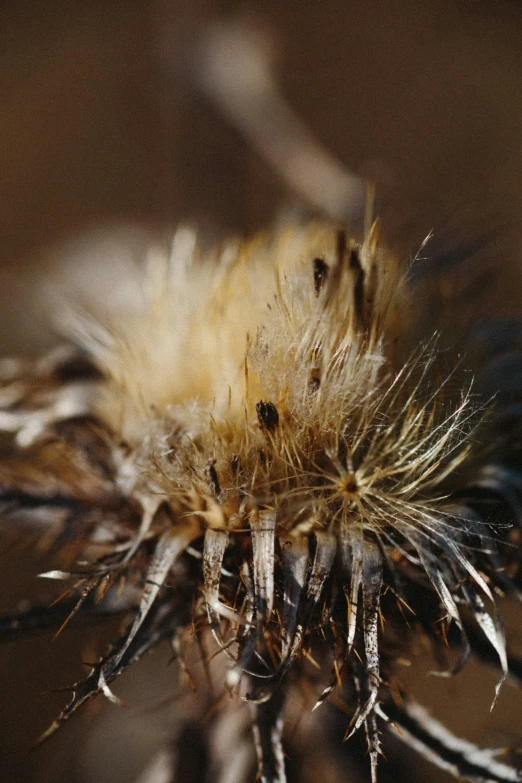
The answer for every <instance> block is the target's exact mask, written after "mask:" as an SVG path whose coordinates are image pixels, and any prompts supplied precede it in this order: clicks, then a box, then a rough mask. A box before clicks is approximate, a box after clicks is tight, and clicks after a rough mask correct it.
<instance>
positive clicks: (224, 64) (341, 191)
mask: <svg viewBox="0 0 522 783" xmlns="http://www.w3.org/2000/svg"><path fill="white" fill-rule="evenodd" d="M194 60H195V62H194V75H195V80H196V85H197V87H198V88H199V89H201V90H202V91H203V92H204V94H205V95H206V96H207V97H208V98H209V99H210V100H212V101H213V102H214V103H215V104H216V105H217V107H218V109H219V110H220V112H221V113H222V114H223V115H224V116H225V117H226V118H227V119H228V120H229V122H231V123H232V124H233V125H234V126H235V127H236V128H237V129H238V130H239V131H240V132H241V133H242V134H243V135H244V136H245V138H246V139H247V140H248V141H249V143H250V144H251V145H252V146H253V147H254V148H255V149H256V151H257V152H258V153H259V154H260V155H261V156H262V157H263V158H264V159H265V160H266V161H267V162H268V163H269V164H270V165H271V166H272V168H273V169H274V170H275V171H276V173H277V174H278V175H279V176H280V177H281V179H282V180H283V181H284V182H286V184H287V186H288V187H289V188H290V189H291V190H292V191H294V193H296V194H297V195H299V196H300V197H301V198H302V199H303V200H304V202H305V203H307V204H308V205H309V206H311V207H312V208H314V209H315V210H318V211H319V213H321V214H323V215H326V216H327V217H329V218H332V219H333V220H339V221H342V222H344V223H348V224H350V225H352V226H359V225H360V224H361V222H362V216H363V212H364V203H365V184H364V181H363V180H362V179H361V178H360V177H357V176H355V175H353V174H351V173H350V172H348V171H347V170H346V169H345V168H344V166H343V165H342V164H341V163H340V162H339V161H338V160H336V159H335V158H334V157H333V156H332V155H330V153H329V152H328V151H327V150H326V149H325V148H324V147H323V146H322V145H321V143H320V142H319V141H318V140H317V139H316V138H315V137H314V136H313V134H312V133H311V131H310V130H309V129H308V128H307V127H306V125H305V124H304V123H303V122H302V121H301V120H300V119H299V118H298V117H297V116H296V114H295V113H294V112H293V111H292V109H291V108H290V106H289V105H288V104H287V102H286V101H285V99H284V98H283V96H282V95H281V92H280V90H279V88H278V85H277V83H276V80H275V78H274V76H273V73H272V69H271V62H270V56H269V51H268V47H267V46H266V45H263V39H262V36H261V35H260V34H259V33H256V31H255V30H253V29H251V28H248V27H245V26H244V25H241V24H237V23H236V24H224V23H221V24H215V25H212V26H211V27H209V28H207V29H206V31H205V32H204V33H203V34H202V36H201V38H200V41H199V44H198V45H197V47H196V55H195V58H194Z"/></svg>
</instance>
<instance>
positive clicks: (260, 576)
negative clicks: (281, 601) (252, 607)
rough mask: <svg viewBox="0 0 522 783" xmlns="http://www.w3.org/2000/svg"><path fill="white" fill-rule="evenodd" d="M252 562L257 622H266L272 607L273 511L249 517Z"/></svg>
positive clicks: (274, 525)
mask: <svg viewBox="0 0 522 783" xmlns="http://www.w3.org/2000/svg"><path fill="white" fill-rule="evenodd" d="M250 528H251V530H252V551H253V560H254V592H255V601H256V617H257V620H258V622H263V621H265V620H268V618H269V617H270V615H271V614H272V608H273V606H274V547H275V530H276V513H275V511H257V509H256V510H255V511H253V512H252V514H251V515H250Z"/></svg>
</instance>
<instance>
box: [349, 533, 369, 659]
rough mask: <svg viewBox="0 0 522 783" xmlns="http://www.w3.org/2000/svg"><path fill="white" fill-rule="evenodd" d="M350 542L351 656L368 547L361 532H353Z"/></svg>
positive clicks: (350, 535)
mask: <svg viewBox="0 0 522 783" xmlns="http://www.w3.org/2000/svg"><path fill="white" fill-rule="evenodd" d="M349 541H350V544H351V548H352V559H351V570H352V576H351V582H350V593H349V598H348V637H347V654H348V655H349V654H350V652H351V650H352V647H353V641H354V639H355V627H356V623H357V610H358V606H359V591H360V588H361V581H362V571H363V562H364V548H365V546H366V544H365V541H364V539H363V534H362V532H361V531H360V530H353V531H351V532H350V534H349Z"/></svg>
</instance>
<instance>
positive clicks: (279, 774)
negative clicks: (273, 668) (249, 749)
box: [251, 690, 286, 783]
mask: <svg viewBox="0 0 522 783" xmlns="http://www.w3.org/2000/svg"><path fill="white" fill-rule="evenodd" d="M251 709H252V712H253V716H254V724H253V729H254V739H255V743H256V751H257V760H258V768H259V777H260V779H261V783H286V774H285V759H284V754H283V745H282V735H283V709H284V695H283V692H282V691H281V690H278V691H277V692H276V693H275V694H274V696H273V697H272V698H271V699H269V700H268V701H265V702H264V703H263V704H255V705H252V706H251Z"/></svg>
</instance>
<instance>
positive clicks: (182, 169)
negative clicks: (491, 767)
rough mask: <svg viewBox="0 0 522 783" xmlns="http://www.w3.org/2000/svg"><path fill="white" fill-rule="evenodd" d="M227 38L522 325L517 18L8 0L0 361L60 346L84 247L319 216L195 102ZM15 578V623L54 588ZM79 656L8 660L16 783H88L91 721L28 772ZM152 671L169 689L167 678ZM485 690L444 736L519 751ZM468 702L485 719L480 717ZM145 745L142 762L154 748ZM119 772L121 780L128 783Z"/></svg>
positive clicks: (463, 8)
mask: <svg viewBox="0 0 522 783" xmlns="http://www.w3.org/2000/svg"><path fill="white" fill-rule="evenodd" d="M230 19H233V20H236V21H237V19H241V20H242V21H243V22H245V23H247V24H249V25H251V26H253V27H256V28H258V29H260V30H262V31H264V33H265V34H266V35H267V36H268V37H269V38H270V39H271V42H272V43H271V46H272V51H273V53H274V57H275V61H274V67H275V75H276V77H277V81H278V83H279V85H280V88H281V91H282V94H283V96H284V97H285V98H286V100H287V102H288V104H289V105H290V106H291V107H292V108H293V110H294V111H295V112H296V114H297V115H299V116H300V117H301V118H302V119H303V120H304V122H305V123H306V125H307V126H308V128H309V129H310V130H311V131H312V132H313V133H314V134H315V136H316V137H317V138H318V139H319V140H320V142H321V143H322V144H323V145H324V146H325V148H326V149H327V150H328V151H329V152H330V153H331V154H332V155H333V156H335V157H336V158H337V159H338V160H339V161H340V163H341V164H342V165H343V166H344V167H346V169H347V170H348V171H351V172H353V173H355V174H359V175H363V176H366V175H371V176H372V177H374V178H376V180H377V185H378V196H379V202H378V203H379V211H380V214H381V215H382V217H383V221H384V229H385V234H386V235H387V237H388V239H389V241H390V242H391V243H392V244H394V245H396V246H397V247H399V248H400V249H401V250H402V251H403V252H406V253H414V252H415V251H416V250H417V248H418V246H419V243H420V242H421V240H422V239H423V237H424V236H425V235H426V234H427V233H428V232H429V231H430V230H432V229H433V230H434V231H435V236H436V237H437V236H440V237H441V238H442V240H441V241H443V242H449V244H450V245H451V244H454V245H455V246H458V245H459V244H460V243H465V242H466V241H467V240H469V239H470V238H472V239H473V238H479V239H482V238H488V239H489V240H490V248H491V253H492V255H494V257H495V258H496V259H498V262H497V274H498V281H497V284H496V287H495V290H494V291H492V292H491V296H492V299H494V300H495V303H496V304H495V306H496V307H497V308H500V309H503V308H505V309H508V308H509V309H512V308H517V307H519V305H520V301H521V300H522V289H521V273H522V264H521V263H520V254H521V251H522V240H521V237H522V232H521V227H522V89H521V86H522V3H519V2H516V0H512V1H509V0H482V1H481V2H476V1H475V0H373V2H367V0H321V2H315V3H314V2H306V1H305V2H303V0H300V1H299V2H298V1H297V0H288V2H269V1H268V0H245V1H244V2H237V1H236V2H233V1H232V0H230V1H227V0H221V1H218V0H216V1H215V2H214V1H213V0H192V2H191V1H190V0H171V2H168V1H167V0H156V2H153V1H152V0H148V1H147V0H122V1H121V2H117V1H115V2H107V0H104V1H103V2H102V0H90V1H89V2H78V0H68V2H63V1H62V0H54V2H53V3H48V2H43V0H31V1H30V2H29V0H13V1H11V2H9V1H6V0H4V2H2V3H1V4H0V96H1V104H0V105H1V110H0V155H1V166H0V239H1V241H0V277H1V286H0V311H1V313H2V316H1V320H0V349H1V352H2V353H16V352H19V351H23V352H34V351H37V350H39V349H40V348H41V347H42V346H43V345H45V344H46V343H48V342H49V341H50V340H52V339H53V338H52V334H51V332H50V330H49V329H48V327H46V323H47V321H46V315H45V314H44V310H45V308H44V306H43V304H42V296H41V294H40V293H39V292H40V290H41V285H42V283H43V281H44V280H45V278H46V270H47V268H48V265H49V264H51V265H52V262H51V261H50V259H52V258H53V257H54V256H55V255H59V256H60V257H63V253H64V251H63V248H64V247H65V246H66V247H68V248H69V247H71V248H74V247H76V245H75V243H76V242H77V240H76V238H77V237H94V239H92V240H83V241H92V242H95V241H96V242H97V243H98V246H101V247H102V248H105V250H103V252H102V251H100V252H101V253H102V255H103V253H105V254H107V252H108V251H107V249H106V240H105V237H106V236H107V235H108V236H117V237H120V238H121V237H126V236H129V237H130V239H129V240H128V242H129V244H130V245H132V246H133V247H134V246H140V245H142V244H143V243H144V242H145V241H146V239H147V238H148V237H150V236H151V235H161V236H166V235H167V234H168V233H169V231H170V230H171V229H172V228H173V227H174V226H175V225H176V224H177V223H178V221H179V220H190V221H191V222H195V223H197V224H199V225H201V226H202V231H203V234H204V236H205V237H207V238H209V239H212V238H219V237H223V236H226V235H227V234H228V233H230V232H240V233H246V232H251V231H252V230H255V229H257V228H260V227H267V226H270V224H271V223H273V222H274V221H276V220H277V219H278V218H279V216H280V215H281V214H282V211H286V210H288V209H290V208H295V207H296V206H297V207H298V208H302V209H303V211H306V210H307V208H306V207H305V206H304V205H301V204H300V202H299V199H297V198H296V194H295V193H293V192H292V191H291V189H289V188H288V187H287V184H286V183H285V182H284V181H283V180H282V178H281V176H280V175H279V174H278V172H277V171H275V170H274V169H273V168H271V167H270V166H269V165H268V164H267V162H266V161H265V160H264V159H263V158H262V157H261V156H260V155H259V154H258V153H257V152H255V151H254V150H253V148H252V146H251V144H250V143H249V142H248V141H247V140H246V139H245V138H244V136H243V135H242V134H241V133H240V132H239V131H238V129H237V128H235V127H233V126H232V124H230V123H229V122H228V121H227V120H226V118H225V117H224V116H223V113H222V112H220V110H219V108H218V107H217V106H216V104H215V103H212V102H211V101H210V100H209V99H208V97H205V96H204V95H203V94H202V92H201V91H200V90H199V89H198V85H197V84H195V81H194V77H193V58H194V57H195V55H194V51H196V49H197V44H198V41H200V40H201V36H202V34H204V32H205V30H206V29H207V26H208V25H210V24H213V23H214V22H216V21H222V22H224V23H227V21H228V20H230ZM308 211H309V210H308ZM307 213H308V212H307ZM448 238H449V239H448ZM122 241H123V242H125V241H127V240H125V239H122ZM104 243H105V244H104ZM73 255H74V253H71V257H72V256H73ZM86 273H87V274H88V268H87V270H86ZM19 559H20V563H18V561H17V564H16V580H15V579H14V576H15V575H13V573H12V568H13V566H12V562H13V560H12V559H11V557H10V556H7V557H4V558H3V559H2V570H3V572H4V576H2V607H3V608H7V607H8V606H13V605H15V604H16V602H17V601H18V599H19V597H20V595H22V594H23V593H24V591H26V590H27V582H28V580H29V584H32V585H33V586H32V590H33V591H34V590H35V587H34V580H32V574H34V573H37V572H38V570H42V567H41V564H40V563H37V562H35V560H34V559H33V558H32V557H28V556H25V557H23V558H19ZM84 639H85V635H83V636H82V632H80V631H73V632H69V635H68V637H67V638H66V639H63V638H62V639H60V640H59V641H58V642H55V643H53V644H52V645H51V644H50V640H49V637H48V636H46V637H45V638H43V639H41V640H40V639H39V640H38V641H32V640H31V641H28V642H23V643H19V644H16V645H8V646H6V647H4V648H2V649H1V650H0V655H1V657H0V667H1V670H2V672H3V676H2V681H3V684H2V691H3V694H2V700H1V701H2V707H1V709H2V713H3V714H2V725H1V728H0V736H1V737H2V744H3V750H2V759H1V760H0V774H2V773H3V776H4V778H5V779H10V780H17V781H40V780H59V781H66V780H77V781H79V782H80V783H83V780H87V777H86V774H87V773H86V772H85V769H84V766H83V767H82V764H83V765H85V760H83V761H78V753H77V752H76V750H75V745H74V742H78V743H80V746H81V747H83V744H84V743H85V740H84V739H83V737H84V736H85V729H86V727H87V725H88V721H86V720H85V718H82V719H79V720H78V721H77V722H76V724H75V725H74V726H73V725H71V727H69V726H67V727H66V728H65V730H64V739H62V740H60V739H59V738H58V739H57V740H56V742H55V743H54V744H53V745H52V747H51V746H49V747H46V748H44V749H43V750H42V751H39V752H38V753H36V754H32V755H31V756H26V754H25V749H26V748H27V746H28V745H29V744H30V743H31V741H32V740H33V739H34V737H35V736H36V735H37V734H38V733H39V732H40V731H41V730H43V728H45V726H46V722H48V721H49V720H50V719H51V718H52V717H53V716H54V714H55V713H56V710H57V707H58V706H59V705H61V704H63V697H62V696H51V697H45V698H41V697H39V696H38V693H39V692H41V691H43V690H45V689H46V688H50V687H58V686H60V685H65V684H68V683H70V682H71V681H73V680H74V679H75V678H78V677H79V676H80V675H81V673H82V670H81V667H80V666H79V663H78V661H79V660H80V659H81V657H82V655H83V657H86V654H85V642H84ZM93 654H96V651H95V652H94V653H93ZM151 660H152V661H154V659H151ZM157 660H159V659H157ZM145 668H148V670H149V671H152V670H153V669H154V665H153V663H151V661H148V662H147V663H146V665H145ZM159 668H161V671H162V673H161V674H159V675H157V676H159V678H160V680H161V678H164V679H167V680H168V677H169V675H168V674H165V671H164V666H163V662H161V664H158V665H157V666H156V669H159ZM129 677H130V680H129V682H130V685H129V686H125V687H128V688H130V690H131V691H132V688H135V689H137V690H140V688H141V691H140V693H141V694H143V686H142V685H140V682H141V680H139V677H138V679H137V680H136V681H133V680H132V675H129ZM466 678H467V679H466ZM489 679H490V678H489ZM489 679H488V678H487V677H486V675H484V674H483V672H481V671H479V670H477V671H475V672H473V671H471V672H470V673H466V672H465V673H464V674H463V675H461V676H460V678H459V680H458V681H456V682H455V683H453V684H452V685H451V686H448V685H447V684H444V686H443V685H442V684H440V683H437V688H439V687H440V688H443V687H444V688H446V690H445V691H444V690H441V691H440V692H439V696H438V702H439V708H440V713H439V714H440V715H441V717H444V718H448V719H449V720H451V719H452V717H451V716H452V715H455V714H458V715H459V716H460V718H459V719H457V720H455V719H453V724H454V725H453V728H459V729H460V730H461V732H462V733H464V734H467V735H469V736H470V737H471V736H472V735H473V738H474V739H477V740H479V741H482V742H485V743H490V744H502V743H503V742H506V741H511V740H512V741H513V742H516V740H517V738H518V737H517V735H518V736H519V735H520V734H521V733H522V732H521V731H520V726H519V723H520V710H519V709H518V710H517V708H516V704H515V703H514V702H513V704H511V703H510V702H509V699H508V697H506V698H505V701H502V699H501V701H500V704H499V706H498V708H497V711H496V713H495V715H496V716H498V717H495V718H492V719H490V718H489V716H488V713H487V703H488V700H489V697H490V692H491V690H492V685H491V682H490V681H489ZM483 681H487V682H488V693H484V694H483V693H482V683H483ZM133 682H134V685H132V683H133ZM162 682H163V681H162ZM423 682H424V681H423ZM136 683H137V684H136ZM151 687H156V689H158V688H159V691H158V690H156V692H161V689H162V687H163V686H162V685H161V682H160V684H159V685H158V682H157V683H156V686H151ZM423 687H424V685H423V684H422V683H421V685H420V690H422V688H423ZM471 691H473V692H475V693H477V694H478V699H479V701H480V705H478V704H477V703H475V701H474V700H473V701H472V702H469V703H468V700H469V693H470V692H471ZM453 698H455V699H456V702H455V707H453V704H452V703H451V702H450V700H451V699H453ZM109 709H110V710H112V711H114V710H115V709H116V708H114V707H112V706H110V707H109ZM103 710H104V711H106V707H105V706H104V707H103ZM502 710H504V712H502ZM104 714H105V712H104ZM462 716H464V717H462ZM495 720H496V723H495ZM488 721H490V722H489V723H488ZM113 724H114V721H113ZM114 725H116V724H114ZM148 725H149V730H150V733H151V734H152V735H154V732H153V731H152V729H150V726H151V724H150V722H149V724H148ZM132 731H133V732H134V734H132V736H133V737H134V740H133V742H136V744H139V743H138V739H136V737H135V735H136V734H137V733H139V729H137V728H134V729H133V730H132ZM147 736H148V735H147ZM509 736H511V740H509ZM506 737H507V739H506ZM151 741H152V740H151ZM60 743H61V745H60ZM60 748H61V749H60ZM79 755H81V754H79ZM109 755H110V754H109ZM62 756H63V757H64V758H65V759H66V761H64V762H63V763H62V762H58V760H57V759H59V758H61V757H62ZM131 756H132V754H131ZM104 761H107V764H108V765H109V766H108V767H107V769H109V770H111V772H110V775H109V776H108V777H107V780H109V779H110V780H111V781H113V782H114V781H115V780H119V779H120V778H119V777H118V776H117V774H116V772H115V771H114V770H113V769H112V762H110V759H109V760H107V759H104ZM136 763H137V762H136ZM383 766H385V765H383ZM67 769H69V771H68V772H66V771H65V770H67ZM71 770H74V771H71ZM82 770H83V771H82ZM415 770H417V773H419V774H421V775H422V777H423V779H424V780H425V781H427V780H433V781H436V780H446V779H448V778H447V776H446V775H444V774H442V773H440V774H439V773H437V772H431V771H430V770H431V768H427V767H424V766H422V765H419V766H418V767H417V764H416V763H415ZM128 774H130V773H128ZM97 779H98V780H101V779H102V778H101V777H99V776H98V777H97ZM103 779H105V778H103ZM121 779H122V780H126V779H129V780H130V779H131V778H130V777H125V775H124V776H123V778H121ZM354 779H358V778H356V777H354ZM408 779H409V780H410V779H411V780H414V771H413V770H412V772H411V777H410V776H409V777H408Z"/></svg>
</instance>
